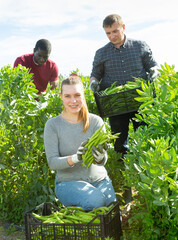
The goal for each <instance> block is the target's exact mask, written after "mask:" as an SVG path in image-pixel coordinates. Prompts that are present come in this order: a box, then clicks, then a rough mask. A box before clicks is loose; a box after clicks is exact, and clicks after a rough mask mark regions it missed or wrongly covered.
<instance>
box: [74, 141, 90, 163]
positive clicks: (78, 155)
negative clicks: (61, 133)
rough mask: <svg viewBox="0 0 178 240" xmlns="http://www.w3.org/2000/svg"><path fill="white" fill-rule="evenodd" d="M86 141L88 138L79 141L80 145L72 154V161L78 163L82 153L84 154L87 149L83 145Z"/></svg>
mask: <svg viewBox="0 0 178 240" xmlns="http://www.w3.org/2000/svg"><path fill="white" fill-rule="evenodd" d="M87 143H88V139H87V140H86V141H84V142H82V143H81V145H80V147H79V148H78V150H77V153H76V154H74V155H72V162H73V163H78V162H80V161H82V155H84V154H85V153H86V151H87V147H85V145H86V144H87Z"/></svg>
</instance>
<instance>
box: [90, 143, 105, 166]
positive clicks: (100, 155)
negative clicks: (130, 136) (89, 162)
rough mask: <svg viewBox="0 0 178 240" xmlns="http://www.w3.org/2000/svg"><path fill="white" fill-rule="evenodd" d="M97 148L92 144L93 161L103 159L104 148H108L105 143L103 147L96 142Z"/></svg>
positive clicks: (98, 161)
mask: <svg viewBox="0 0 178 240" xmlns="http://www.w3.org/2000/svg"><path fill="white" fill-rule="evenodd" d="M98 148H99V150H98V149H97V148H96V147H95V146H94V145H93V146H92V150H91V154H92V155H93V157H94V159H95V162H97V163H100V162H102V161H103V160H104V157H105V154H106V150H107V149H108V145H107V143H105V144H104V147H103V146H102V145H100V144H98Z"/></svg>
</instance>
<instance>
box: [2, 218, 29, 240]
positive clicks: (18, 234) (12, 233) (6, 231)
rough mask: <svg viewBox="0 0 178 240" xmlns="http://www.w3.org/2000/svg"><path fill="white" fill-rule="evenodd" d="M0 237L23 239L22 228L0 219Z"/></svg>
mask: <svg viewBox="0 0 178 240" xmlns="http://www.w3.org/2000/svg"><path fill="white" fill-rule="evenodd" d="M0 239H1V240H25V232H24V230H23V229H18V227H16V226H13V225H12V224H9V223H6V222H3V221H2V220H0Z"/></svg>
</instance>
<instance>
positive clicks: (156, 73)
mask: <svg viewBox="0 0 178 240" xmlns="http://www.w3.org/2000/svg"><path fill="white" fill-rule="evenodd" d="M159 75H160V72H159V71H158V67H157V66H154V67H152V68H150V73H149V79H150V80H151V81H154V79H155V78H157V77H159Z"/></svg>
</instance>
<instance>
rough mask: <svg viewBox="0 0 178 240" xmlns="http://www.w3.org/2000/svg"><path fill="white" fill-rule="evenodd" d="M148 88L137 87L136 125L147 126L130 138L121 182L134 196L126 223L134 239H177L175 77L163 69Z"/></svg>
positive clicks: (177, 83)
mask: <svg viewBox="0 0 178 240" xmlns="http://www.w3.org/2000/svg"><path fill="white" fill-rule="evenodd" d="M159 71H160V76H159V77H158V79H157V80H156V81H155V82H154V87H155V91H156V96H155V97H153V83H148V84H142V90H139V91H138V92H139V95H140V97H138V98H137V99H136V100H138V101H140V102H141V103H142V105H141V106H140V109H139V114H138V115H137V116H136V120H137V121H144V122H145V123H146V124H147V125H146V126H144V127H142V128H141V127H140V128H139V129H138V130H137V131H136V132H132V133H130V141H129V152H128V154H127V155H126V159H125V165H126V171H125V177H126V178H127V181H128V183H129V184H130V186H132V187H133V188H135V189H136V190H137V191H138V193H139V196H140V197H139V199H135V201H136V209H135V213H134V215H133V217H132V218H131V219H130V220H129V222H130V226H132V227H135V226H136V227H135V229H136V231H135V233H136V232H137V234H138V235H137V239H145V240H146V239H149V240H151V239H154V240H155V239H167V240H168V239H169V240H176V239H177V236H178V157H177V155H178V112H177V109H178V94H177V93H178V73H177V72H175V70H174V66H169V65H168V64H165V65H162V66H161V69H160V70H159Z"/></svg>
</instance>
